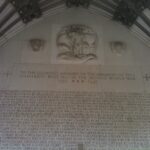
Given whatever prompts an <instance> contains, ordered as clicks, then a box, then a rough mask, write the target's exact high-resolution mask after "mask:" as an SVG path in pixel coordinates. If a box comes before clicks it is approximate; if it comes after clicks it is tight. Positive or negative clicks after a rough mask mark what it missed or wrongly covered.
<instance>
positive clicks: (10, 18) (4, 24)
mask: <svg viewBox="0 0 150 150" xmlns="http://www.w3.org/2000/svg"><path fill="white" fill-rule="evenodd" d="M71 7H83V8H85V9H87V10H88V11H91V12H94V13H97V14H100V15H103V16H105V17H107V18H109V19H113V20H115V21H118V22H120V23H122V24H123V25H125V26H126V27H127V28H128V29H129V30H130V31H132V32H133V33H134V34H135V35H136V36H137V37H138V38H140V39H141V40H142V41H143V42H145V44H147V45H148V46H149V47H150V0H0V46H1V45H3V44H4V43H6V42H7V41H8V40H9V39H10V38H11V37H13V36H14V35H16V34H17V33H18V32H19V31H22V30H23V29H24V28H26V27H27V26H28V25H30V24H32V23H33V22H35V21H36V20H37V19H38V18H40V17H42V16H45V15H47V14H53V13H56V12H60V11H61V10H65V9H69V8H71Z"/></svg>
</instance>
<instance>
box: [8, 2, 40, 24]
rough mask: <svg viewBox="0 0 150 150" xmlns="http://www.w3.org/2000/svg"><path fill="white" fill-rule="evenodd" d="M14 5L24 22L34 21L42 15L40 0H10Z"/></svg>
mask: <svg viewBox="0 0 150 150" xmlns="http://www.w3.org/2000/svg"><path fill="white" fill-rule="evenodd" d="M10 2H11V3H12V4H13V5H14V7H15V8H16V10H17V11H18V13H19V14H20V17H21V18H22V20H23V22H24V23H28V22H30V21H32V20H33V19H34V18H39V17H40V16H41V10H40V7H39V4H38V0H10Z"/></svg>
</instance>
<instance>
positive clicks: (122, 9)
mask: <svg viewBox="0 0 150 150" xmlns="http://www.w3.org/2000/svg"><path fill="white" fill-rule="evenodd" d="M149 4H150V0H121V1H120V3H119V6H118V8H117V10H116V12H115V14H114V19H115V20H118V21H120V22H122V23H123V24H125V25H127V26H129V27H130V26H132V25H133V24H134V22H135V21H136V19H137V17H138V15H140V14H141V13H142V11H143V10H144V9H145V8H147V7H148V6H149Z"/></svg>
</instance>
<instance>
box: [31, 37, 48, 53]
mask: <svg viewBox="0 0 150 150" xmlns="http://www.w3.org/2000/svg"><path fill="white" fill-rule="evenodd" d="M44 44H45V41H44V40H42V39H31V40H30V46H31V48H32V50H33V51H34V52H38V51H40V50H42V49H43V48H44Z"/></svg>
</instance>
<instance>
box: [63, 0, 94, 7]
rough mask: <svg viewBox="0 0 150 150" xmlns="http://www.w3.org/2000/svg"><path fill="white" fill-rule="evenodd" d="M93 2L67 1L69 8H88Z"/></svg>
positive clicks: (84, 0) (81, 0)
mask: <svg viewBox="0 0 150 150" xmlns="http://www.w3.org/2000/svg"><path fill="white" fill-rule="evenodd" d="M90 1H91V0H66V5H67V7H74V6H75V7H79V6H83V7H88V6H89V5H90Z"/></svg>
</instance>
